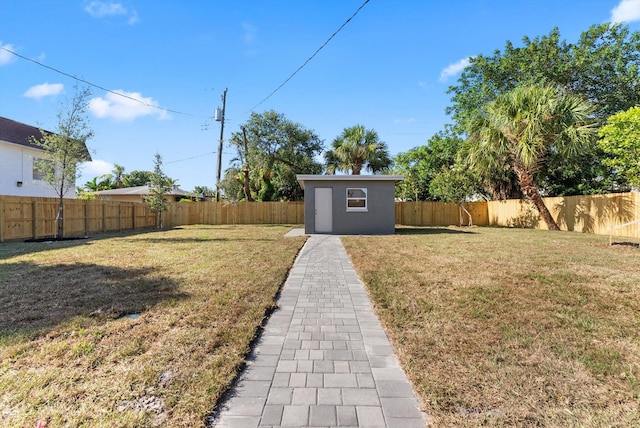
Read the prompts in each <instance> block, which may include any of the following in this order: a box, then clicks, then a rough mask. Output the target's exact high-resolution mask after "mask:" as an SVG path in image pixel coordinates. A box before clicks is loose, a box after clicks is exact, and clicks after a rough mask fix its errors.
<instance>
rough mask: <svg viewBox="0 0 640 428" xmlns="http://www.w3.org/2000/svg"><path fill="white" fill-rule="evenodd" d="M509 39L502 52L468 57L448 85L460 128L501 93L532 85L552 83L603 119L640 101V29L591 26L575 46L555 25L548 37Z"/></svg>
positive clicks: (453, 113) (454, 113) (451, 109)
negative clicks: (515, 41)
mask: <svg viewBox="0 0 640 428" xmlns="http://www.w3.org/2000/svg"><path fill="white" fill-rule="evenodd" d="M522 41H523V46H522V47H515V46H514V45H513V43H512V42H511V41H507V42H506V45H505V48H504V52H501V51H500V50H496V51H495V52H494V53H493V55H490V56H486V55H482V54H480V55H477V56H474V57H471V58H470V59H469V62H470V64H469V65H468V66H467V67H466V68H465V69H464V70H463V72H462V74H461V76H460V78H459V79H458V82H457V84H456V85H453V86H450V87H449V90H448V91H447V93H449V94H451V95H452V97H451V101H452V105H451V106H449V107H448V108H447V113H448V114H450V115H452V117H453V118H454V120H455V121H456V124H457V125H458V126H459V128H458V129H459V130H461V131H464V130H466V129H467V127H468V124H469V122H470V121H471V120H472V119H473V118H474V117H475V115H476V112H477V111H479V110H482V109H483V108H484V106H486V105H487V103H489V102H491V101H493V100H494V99H495V98H496V97H497V96H498V95H499V94H503V93H505V92H508V91H510V90H512V89H514V88H515V87H516V86H523V85H528V84H554V85H557V86H560V87H562V88H564V89H565V90H567V91H569V92H571V93H574V94H579V95H582V96H583V97H584V98H585V99H588V100H589V101H590V102H591V103H592V104H594V106H595V109H594V112H593V114H594V115H595V116H596V117H598V119H599V123H602V122H603V121H604V119H606V118H607V117H608V116H609V115H611V114H613V113H616V112H618V111H621V110H626V109H628V108H630V107H632V106H634V105H638V104H640V79H639V73H640V33H639V32H637V31H636V32H630V31H629V29H628V27H626V26H623V25H610V24H599V25H593V26H592V27H590V28H589V29H588V30H587V31H585V32H583V33H582V35H581V36H580V40H579V41H578V42H577V43H576V44H570V43H567V42H566V41H564V40H561V39H560V31H559V30H558V28H554V29H553V30H552V31H551V32H550V33H549V34H548V35H547V36H542V37H536V38H534V39H533V40H532V39H530V38H529V37H524V38H523V39H522Z"/></svg>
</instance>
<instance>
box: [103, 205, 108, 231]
mask: <svg viewBox="0 0 640 428" xmlns="http://www.w3.org/2000/svg"><path fill="white" fill-rule="evenodd" d="M106 231H107V208H106V204H105V203H104V202H103V203H102V232H103V233H104V232H106Z"/></svg>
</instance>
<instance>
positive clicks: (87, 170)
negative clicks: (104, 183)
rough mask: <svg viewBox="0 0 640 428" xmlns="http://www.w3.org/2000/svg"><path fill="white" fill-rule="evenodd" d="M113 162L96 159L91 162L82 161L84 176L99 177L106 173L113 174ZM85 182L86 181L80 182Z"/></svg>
mask: <svg viewBox="0 0 640 428" xmlns="http://www.w3.org/2000/svg"><path fill="white" fill-rule="evenodd" d="M113 166H114V165H113V164H112V163H111V162H107V161H103V160H99V159H94V160H92V161H91V162H83V163H82V177H90V178H93V177H99V176H101V175H105V174H111V171H113ZM78 184H84V183H78Z"/></svg>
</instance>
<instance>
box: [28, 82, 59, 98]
mask: <svg viewBox="0 0 640 428" xmlns="http://www.w3.org/2000/svg"><path fill="white" fill-rule="evenodd" d="M63 90H64V85H63V84H62V83H49V82H47V83H43V84H41V85H35V86H32V87H30V88H29V89H27V91H26V92H25V93H24V94H22V96H24V97H27V98H35V99H40V98H42V97H49V96H55V95H58V94H61V93H62V91H63Z"/></svg>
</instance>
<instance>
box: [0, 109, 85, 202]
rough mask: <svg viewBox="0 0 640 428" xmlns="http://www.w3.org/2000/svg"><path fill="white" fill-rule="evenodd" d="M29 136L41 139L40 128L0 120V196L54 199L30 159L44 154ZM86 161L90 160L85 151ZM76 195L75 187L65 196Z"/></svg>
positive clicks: (53, 192) (50, 189) (1, 118)
mask: <svg viewBox="0 0 640 428" xmlns="http://www.w3.org/2000/svg"><path fill="white" fill-rule="evenodd" d="M45 132H47V131H45ZM31 137H33V138H35V139H37V140H40V139H41V138H42V133H41V131H40V129H38V128H37V127H35V126H31V125H26V124H24V123H20V122H16V121H15V120H11V119H7V118H5V117H0V195H10V196H41V197H49V198H56V197H58V195H57V194H56V192H55V190H54V189H53V188H52V187H51V185H50V184H49V183H48V182H46V181H44V180H43V179H42V178H43V177H42V175H41V174H40V172H39V171H38V169H37V168H34V162H33V160H34V159H38V158H42V157H43V153H44V151H43V150H42V148H41V147H39V146H37V145H35V144H33V143H32V142H31ZM87 160H89V161H90V160H91V156H90V155H89V152H88V151H87ZM75 196H76V194H75V185H74V186H72V188H71V189H70V190H69V191H68V192H67V193H66V194H65V195H64V197H65V198H75Z"/></svg>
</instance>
